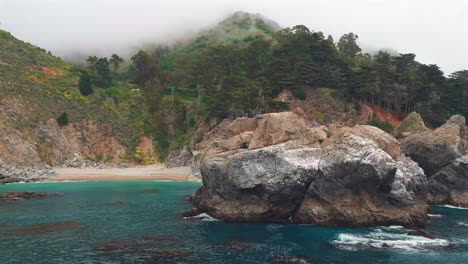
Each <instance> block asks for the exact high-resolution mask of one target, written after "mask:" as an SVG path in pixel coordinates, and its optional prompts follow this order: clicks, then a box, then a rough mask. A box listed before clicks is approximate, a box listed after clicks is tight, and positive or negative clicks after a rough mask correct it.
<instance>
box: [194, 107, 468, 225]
mask: <svg viewBox="0 0 468 264" xmlns="http://www.w3.org/2000/svg"><path fill="white" fill-rule="evenodd" d="M411 118H412V119H416V120H418V119H417V118H415V117H414V116H412V117H411ZM421 122H422V120H421ZM403 123H404V122H403ZM407 126H408V127H410V128H411V129H412V130H413V131H411V132H413V133H415V134H411V135H409V133H406V136H405V137H403V139H402V143H401V147H400V142H399V141H398V140H397V139H396V138H395V137H393V136H392V135H390V134H388V133H386V132H384V131H382V130H380V129H378V128H376V127H372V126H365V125H356V126H354V127H342V128H335V129H333V130H332V131H330V130H329V129H328V128H326V127H313V128H311V127H308V126H306V125H305V122H304V121H302V120H301V119H300V118H299V117H297V116H296V115H295V114H293V113H290V112H283V113H274V114H264V115H261V116H258V117H256V118H240V119H236V120H234V121H233V122H227V121H223V122H222V123H221V124H220V125H219V126H218V127H217V128H215V129H213V131H212V132H210V133H208V134H207V135H206V136H205V137H204V139H203V140H202V141H201V142H200V143H199V144H197V146H196V149H195V151H192V153H195V155H194V159H193V160H194V166H195V167H198V168H199V170H198V171H199V173H200V175H201V176H202V179H203V186H202V187H201V188H200V189H199V190H198V191H197V193H196V194H195V196H194V197H193V198H192V200H191V201H192V203H193V205H194V206H195V209H193V210H192V211H191V212H189V213H187V214H186V216H187V215H188V216H190V215H191V214H195V213H207V214H208V215H210V216H212V217H215V218H217V219H221V220H225V221H240V222H288V221H289V222H293V223H307V224H320V225H328V226H337V225H340V226H376V225H403V226H408V227H421V226H424V225H425V224H426V223H427V221H428V216H427V208H428V204H431V203H439V202H440V203H449V204H453V205H461V206H468V203H466V204H465V201H467V200H468V199H466V198H467V197H468V196H467V191H468V188H467V185H466V183H467V182H468V181H467V179H468V176H467V172H468V169H467V168H468V166H467V164H468V162H467V160H468V159H467V158H466V154H464V153H465V145H464V144H465V143H464V142H463V137H464V134H463V133H464V128H465V120H464V118H463V117H461V116H454V117H452V118H451V119H450V120H449V121H447V123H446V124H444V125H443V126H442V127H440V128H438V129H436V130H434V131H431V130H429V129H427V128H426V129H425V128H424V127H421V126H420V125H417V126H413V125H411V124H410V125H407ZM422 126H424V124H422ZM415 127H416V128H417V129H415ZM404 130H405V128H404V127H402V128H401V129H400V133H405V132H406V131H404ZM414 131H416V132H414ZM465 142H466V141H465ZM417 155H420V156H417ZM195 171H197V170H195ZM454 184H456V185H458V186H454Z"/></svg>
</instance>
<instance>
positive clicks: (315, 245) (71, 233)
mask: <svg viewBox="0 0 468 264" xmlns="http://www.w3.org/2000/svg"><path fill="white" fill-rule="evenodd" d="M199 186H200V185H199V184H197V183H177V182H69V183H35V184H10V185H2V186H0V193H3V192H7V191H34V192H43V193H51V192H61V193H64V195H63V196H60V197H50V198H40V199H31V200H17V201H0V263H34V264H39V263H239V264H240V263H282V262H277V261H278V260H281V259H282V260H285V259H284V258H281V257H279V256H283V257H288V256H298V255H301V256H302V257H300V258H296V260H298V261H299V262H283V263H360V264H361V263H364V264H366V263H369V264H370V263H372V264H375V263H398V264H401V263H425V264H431V263H445V264H452V263H454V264H455V263H457V264H458V263H468V210H461V209H453V208H446V207H433V208H432V210H433V212H432V213H433V214H435V216H433V217H432V220H431V223H430V225H429V226H428V228H427V231H429V232H430V233H432V234H434V235H436V236H438V237H441V238H443V239H438V240H428V239H424V238H419V237H410V236H407V235H406V232H407V230H404V229H402V228H398V227H392V228H383V227H382V228H372V229H369V228H363V229H351V228H327V227H319V226H312V225H278V224H236V223H223V222H221V221H213V219H209V218H205V219H190V220H184V219H182V218H181V217H180V215H181V213H182V212H184V211H186V210H189V209H190V208H191V205H190V204H189V203H188V202H187V201H185V199H186V198H187V197H188V196H189V195H191V194H192V193H194V192H195V190H196V189H197V188H198V187H199ZM154 190H157V192H154ZM62 221H75V222H72V224H70V225H65V226H61V227H57V228H54V227H51V226H46V227H43V226H42V227H41V226H40V227H39V228H37V226H36V228H34V225H38V224H47V223H54V222H62ZM68 223H69V222H68ZM31 226H32V227H33V228H30V227H31ZM153 236H159V237H156V238H154V237H153ZM148 237H153V238H148ZM103 243H107V244H103ZM109 243H112V244H109Z"/></svg>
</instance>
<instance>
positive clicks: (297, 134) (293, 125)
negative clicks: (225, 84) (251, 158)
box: [167, 112, 327, 178]
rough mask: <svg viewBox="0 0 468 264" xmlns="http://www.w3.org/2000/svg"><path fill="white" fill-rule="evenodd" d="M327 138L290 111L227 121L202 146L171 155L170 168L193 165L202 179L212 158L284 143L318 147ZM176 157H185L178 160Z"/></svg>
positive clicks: (200, 143) (320, 131)
mask: <svg viewBox="0 0 468 264" xmlns="http://www.w3.org/2000/svg"><path fill="white" fill-rule="evenodd" d="M326 138H327V133H326V132H325V130H324V129H323V128H322V127H314V128H310V127H308V126H307V125H306V123H305V121H304V120H303V119H300V118H299V117H298V116H297V115H296V114H294V113H291V112H282V113H270V114H263V115H259V116H257V117H255V118H237V119H235V120H233V121H230V120H224V121H223V122H221V123H220V124H218V125H217V126H216V127H215V128H214V129H212V130H211V131H209V132H207V131H205V135H204V136H203V139H202V140H201V141H200V142H199V143H197V144H194V145H192V146H187V147H186V148H184V149H182V150H181V151H179V152H174V153H171V154H170V157H169V159H168V163H167V166H168V167H175V166H180V165H188V163H189V162H191V165H192V173H193V174H194V176H195V177H199V178H201V174H200V168H201V163H202V161H203V160H205V159H206V158H207V157H211V156H213V155H233V154H235V153H240V152H244V151H248V150H253V149H258V148H263V147H267V146H271V145H276V144H281V143H284V142H289V144H294V145H307V146H319V145H320V142H323V141H324V140H325V139H326ZM189 153H191V155H190V154H189ZM177 154H183V155H182V158H178V157H177Z"/></svg>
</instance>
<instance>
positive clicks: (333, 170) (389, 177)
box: [294, 133, 427, 226]
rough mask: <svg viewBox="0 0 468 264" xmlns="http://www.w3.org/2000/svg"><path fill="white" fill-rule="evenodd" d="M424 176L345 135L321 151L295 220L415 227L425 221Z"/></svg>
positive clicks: (405, 161) (410, 164)
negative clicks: (316, 168) (320, 157)
mask: <svg viewBox="0 0 468 264" xmlns="http://www.w3.org/2000/svg"><path fill="white" fill-rule="evenodd" d="M426 193H427V182H426V178H425V175H424V172H423V171H422V169H421V168H419V167H418V165H417V164H416V163H415V162H413V161H411V160H409V159H403V160H400V161H395V160H393V159H392V158H391V157H390V156H389V155H388V154H387V153H385V152H384V151H383V150H382V149H379V148H378V147H377V146H376V145H375V144H372V143H371V141H369V140H367V139H365V138H362V137H358V136H356V135H353V134H351V133H347V134H344V135H343V136H342V138H341V140H340V141H334V142H333V143H331V144H330V145H328V146H327V147H325V148H324V149H323V156H322V159H321V160H320V167H319V172H318V173H317V175H316V176H315V178H314V180H313V181H312V183H311V184H310V186H309V188H308V190H307V193H306V196H305V197H304V200H303V202H302V203H301V206H300V207H299V209H298V210H297V211H296V214H295V216H294V220H295V222H298V223H316V224H322V225H346V226H375V225H404V226H420V225H424V223H425V221H426V220H427V216H426V205H425V195H426Z"/></svg>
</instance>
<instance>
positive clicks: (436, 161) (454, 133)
mask: <svg viewBox="0 0 468 264" xmlns="http://www.w3.org/2000/svg"><path fill="white" fill-rule="evenodd" d="M465 135H466V130H465V118H464V117H462V116H460V115H455V116H453V117H451V118H450V119H449V120H448V121H447V122H446V123H445V124H444V125H442V126H441V127H439V128H437V129H436V130H434V131H428V132H422V133H418V134H415V135H413V136H410V137H408V138H405V139H403V141H402V150H403V153H405V154H406V155H408V156H410V157H411V158H412V159H413V160H415V161H417V162H418V163H419V166H421V167H422V168H423V169H424V171H425V172H426V176H427V177H428V179H429V193H428V202H429V203H432V204H451V205H455V206H464V207H468V154H467V153H466V149H465V148H466V146H465V137H466V136H465ZM462 155H463V156H462Z"/></svg>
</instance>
